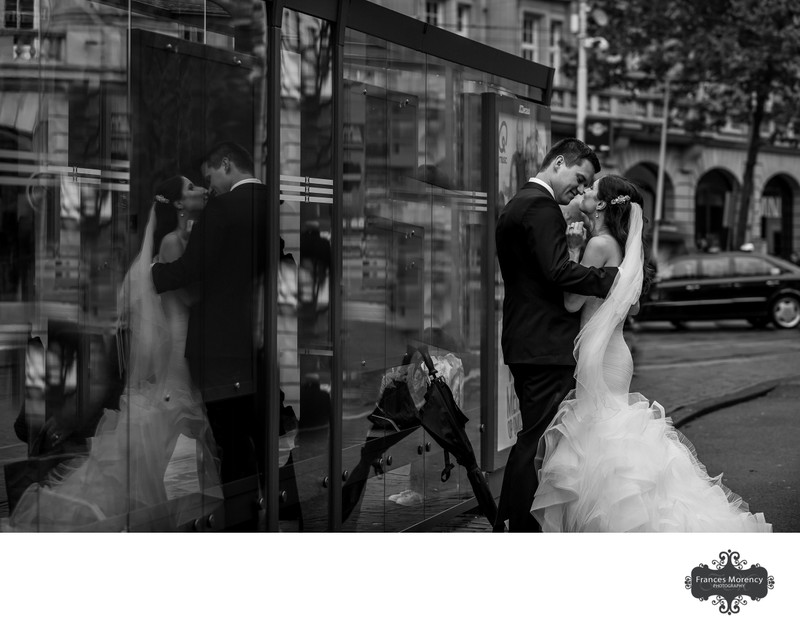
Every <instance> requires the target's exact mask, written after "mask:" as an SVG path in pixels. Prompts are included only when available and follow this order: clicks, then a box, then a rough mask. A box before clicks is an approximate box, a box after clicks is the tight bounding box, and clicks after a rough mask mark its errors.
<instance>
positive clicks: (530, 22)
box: [522, 13, 542, 61]
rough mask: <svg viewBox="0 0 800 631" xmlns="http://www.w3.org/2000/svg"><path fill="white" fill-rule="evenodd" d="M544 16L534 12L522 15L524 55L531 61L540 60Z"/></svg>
mask: <svg viewBox="0 0 800 631" xmlns="http://www.w3.org/2000/svg"><path fill="white" fill-rule="evenodd" d="M541 26H542V17H541V16H540V15H536V14H534V13H524V14H523V16H522V56H523V57H524V58H525V59H530V60H531V61H539V39H540V35H539V33H540V30H541Z"/></svg>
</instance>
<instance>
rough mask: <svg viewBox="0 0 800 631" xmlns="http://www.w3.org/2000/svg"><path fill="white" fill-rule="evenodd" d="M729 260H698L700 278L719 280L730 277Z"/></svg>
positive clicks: (725, 258)
mask: <svg viewBox="0 0 800 631" xmlns="http://www.w3.org/2000/svg"><path fill="white" fill-rule="evenodd" d="M730 273H731V270H730V260H729V259H728V257H727V256H720V257H716V256H715V257H710V258H705V259H700V276H701V277H703V278H721V277H723V276H730Z"/></svg>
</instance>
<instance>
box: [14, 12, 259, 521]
mask: <svg viewBox="0 0 800 631" xmlns="http://www.w3.org/2000/svg"><path fill="white" fill-rule="evenodd" d="M23 4H24V5H25V6H28V5H31V6H33V7H35V8H36V11H35V12H34V14H33V20H32V22H31V23H28V22H25V23H24V24H23V23H20V24H17V25H15V27H14V28H15V29H28V30H27V32H26V33H24V34H20V33H12V34H11V38H10V39H9V38H8V37H6V36H7V35H8V34H7V33H6V32H5V31H4V32H2V33H0V45H2V46H3V48H2V49H0V65H2V66H3V67H4V68H3V74H2V77H3V78H0V209H1V211H2V219H1V220H2V231H1V232H2V235H3V238H4V239H8V240H10V242H9V245H11V244H13V246H11V247H9V248H8V249H7V248H6V247H5V245H6V244H5V243H4V247H3V253H4V255H5V253H6V252H9V254H8V255H6V256H5V258H3V259H2V271H3V273H2V276H1V277H2V279H3V280H2V287H0V322H2V324H1V325H0V340H2V341H1V342H0V357H2V362H0V376H1V378H2V381H0V383H2V387H1V388H0V409H2V412H3V414H2V418H3V419H11V422H8V423H5V422H4V423H3V424H2V426H0V464H2V465H3V466H2V469H1V470H0V518H2V519H9V518H10V521H6V525H8V526H10V527H12V528H19V529H25V530H36V529H46V530H175V529H201V530H207V529H211V530H215V529H220V528H222V527H227V528H237V527H242V524H247V526H246V527H248V528H254V527H255V524H256V521H257V518H258V515H257V513H256V510H255V507H256V506H257V503H256V499H257V494H258V484H257V478H256V476H255V473H256V462H257V460H256V457H255V454H251V456H250V462H251V463H252V469H251V472H250V475H249V476H248V478H247V480H246V482H245V483H242V484H240V485H239V486H238V487H237V486H236V485H234V487H235V488H234V487H231V488H229V487H227V486H226V489H225V496H226V499H228V500H229V501H228V509H229V510H223V507H222V499H223V490H222V488H221V487H220V478H219V476H220V473H219V459H220V456H221V449H219V448H218V447H219V445H220V444H221V443H223V442H224V440H222V439H220V437H219V436H218V435H217V432H216V431H215V432H212V429H211V426H210V424H209V421H210V420H212V421H213V420H214V418H213V417H214V414H213V413H212V408H213V407H214V406H215V401H217V400H218V399H214V397H210V396H207V394H208V393H207V386H208V385H209V384H208V383H207V382H206V381H204V380H203V379H200V380H197V379H195V378H193V377H194V376H195V375H191V374H190V372H189V364H190V363H191V362H192V360H191V359H190V360H189V361H188V362H187V359H186V357H185V355H187V356H189V355H191V353H190V352H189V347H190V343H189V341H188V340H189V339H190V338H191V334H188V333H187V331H189V330H191V329H192V327H193V324H192V321H193V320H194V321H195V324H196V322H197V317H196V310H197V309H200V310H205V312H206V313H208V312H209V311H213V305H214V304H217V305H229V304H231V300H230V299H229V298H225V297H221V296H219V295H217V294H214V295H213V297H211V294H212V290H211V284H210V282H209V275H208V273H207V270H206V271H204V273H203V274H201V278H199V279H197V280H198V281H199V282H198V283H193V284H192V286H191V287H187V288H185V289H182V290H178V288H177V287H175V288H170V290H168V291H164V293H162V294H161V295H156V294H155V293H154V292H153V291H152V290H151V289H149V288H150V287H152V281H151V280H150V263H151V256H154V257H157V260H158V261H161V262H168V261H170V260H173V259H180V258H181V256H182V254H183V252H184V250H185V249H186V248H187V247H188V246H187V242H188V243H191V242H192V240H193V239H192V237H193V236H194V237H195V239H194V241H195V249H197V247H196V246H197V242H198V238H197V234H198V227H199V226H202V225H203V223H204V219H205V218H204V216H203V213H204V210H203V209H202V206H203V203H204V201H205V198H204V195H203V191H202V188H201V187H200V185H201V184H202V182H203V177H202V172H201V169H200V162H201V161H202V158H203V155H204V153H205V152H206V151H207V150H208V149H209V148H210V146H211V144H213V143H214V142H216V141H218V140H223V139H224V140H235V141H237V142H239V143H240V144H242V145H243V146H244V147H245V148H246V149H247V150H248V151H249V152H254V150H255V149H256V148H258V147H260V146H261V143H260V142H255V139H256V137H257V134H258V132H257V126H256V125H257V124H256V120H255V114H256V113H257V112H259V111H260V105H259V102H260V97H259V88H260V84H259V82H258V81H259V77H260V76H261V74H262V73H259V72H258V68H263V66H264V64H263V60H257V61H256V60H255V59H254V58H253V56H252V55H250V54H249V53H251V52H252V51H253V49H254V47H255V46H256V45H259V44H260V45H262V46H263V41H262V40H263V37H262V36H263V32H264V31H263V10H262V11H261V12H259V11H256V13H255V14H254V13H253V9H252V7H247V9H246V11H247V16H248V21H247V23H246V24H247V26H246V32H244V31H243V30H242V29H243V28H244V27H236V26H235V25H236V24H240V23H241V24H245V22H242V21H241V18H242V17H243V15H244V8H243V7H239V6H232V7H230V8H229V9H226V10H222V9H220V7H219V6H217V5H216V4H214V3H208V4H207V5H206V4H205V3H202V2H198V3H180V5H178V4H177V3H175V5H174V6H171V7H169V11H168V13H167V12H166V11H165V10H164V7H161V8H157V7H155V5H152V4H151V3H135V4H134V5H133V6H134V7H135V8H134V10H133V12H130V11H129V3H128V2H127V0H120V1H118V2H115V1H111V0H110V1H108V2H102V3H99V2H87V1H83V0H70V1H67V2H58V3H56V2H51V1H49V0H42V1H41V2H30V3H23ZM21 6H22V5H21ZM131 27H132V28H131ZM23 40H24V41H23ZM12 42H13V46H12V45H11V43H12ZM7 43H8V44H9V46H8V47H6V46H5V44H7ZM203 43H204V44H205V45H203ZM129 51H130V55H129ZM7 64H14V65H13V68H12V67H11V66H9V69H10V70H12V71H11V72H9V73H6V72H5V69H6V66H7ZM6 77H8V79H6ZM231 95H235V97H236V98H231ZM258 164H259V166H260V165H261V162H260V158H259V159H258ZM251 170H253V169H252V168H251ZM179 175H180V176H184V177H185V178H186V179H181V178H176V177H175V176H179ZM256 175H262V177H263V174H261V173H256ZM169 178H174V179H172V180H169ZM168 180H169V181H168ZM156 194H158V195H161V197H162V200H164V201H162V202H160V203H159V204H157V205H155V206H154V199H155V196H156ZM151 208H153V210H154V213H153V214H152V217H153V221H152V222H150V217H151ZM148 224H150V226H151V227H154V228H155V227H157V230H152V231H149V230H147V226H148ZM199 232H200V233H202V231H199ZM255 233H257V231H256V230H254V229H253V228H252V227H250V228H249V229H248V231H247V235H248V239H249V237H250V235H252V234H255ZM249 245H250V244H249V241H248V243H247V244H245V246H244V247H238V248H237V251H236V255H237V256H236V257H233V256H230V253H229V255H228V257H227V258H226V257H224V256H223V257H222V258H223V263H222V264H221V267H224V260H227V259H231V260H238V261H241V260H243V259H247V260H249V258H248V257H245V256H243V255H242V252H243V251H247V250H248V246H249ZM253 273H254V270H253V269H252V268H248V269H247V270H245V271H244V274H243V276H240V277H239V278H240V280H241V281H242V282H241V285H242V286H246V290H244V291H243V293H242V295H243V296H245V300H246V301H247V300H249V301H250V302H252V295H251V292H252V287H253V286H254V284H255V283H254V282H253V280H254V277H253ZM230 284H235V283H230ZM226 309H228V307H227V306H226ZM242 311H243V312H245V313H248V314H250V313H251V312H252V311H254V310H253V309H249V308H248V309H243V310H242ZM247 317H248V318H250V317H251V316H249V315H248V316H247ZM201 319H202V318H201ZM243 328H244V330H245V331H246V333H245V334H244V338H243V339H246V340H247V341H246V342H245V346H246V351H245V355H246V358H245V360H244V361H243V363H244V364H246V370H245V372H244V373H243V375H242V379H241V386H242V388H241V389H242V390H243V391H244V390H246V389H247V387H248V386H249V385H250V383H251V382H253V378H252V373H253V368H254V362H255V357H256V354H255V350H256V349H255V348H253V340H252V324H246V325H245V326H244V327H243ZM235 329H236V327H235V326H232V325H231V330H235ZM215 335H216V333H215ZM221 337H223V338H224V337H225V336H224V335H222V336H221ZM195 357H199V358H200V359H201V360H204V361H206V363H207V362H208V361H213V353H212V352H211V350H210V349H209V348H208V347H207V346H202V349H201V351H200V352H199V354H197V355H195ZM200 363H203V361H200ZM231 388H232V389H234V388H235V385H234V383H233V382H232V383H231ZM234 398H235V399H236V406H235V407H236V410H237V412H236V416H237V417H241V418H247V419H255V414H254V412H255V410H254V407H253V405H252V404H250V403H243V402H244V401H245V400H247V399H248V397H234ZM203 399H205V406H204V401H203ZM249 400H250V401H254V400H255V398H254V396H253V395H251V396H250V398H249ZM217 405H218V404H217ZM206 409H208V414H207V415H206V412H205V410H206ZM230 409H231V408H228V413H227V414H223V416H227V418H228V420H230ZM217 417H218V418H217V421H218V423H217V426H215V428H214V429H215V430H217V429H218V425H219V415H217ZM251 422H252V423H253V424H255V421H254V420H253V421H251ZM251 433H252V434H253V435H254V436H257V435H258V428H257V427H253V428H252V429H251ZM255 444H263V440H255ZM226 455H227V456H228V458H227V459H228V461H231V458H230V454H229V453H228V452H226ZM233 461H234V462H235V460H233ZM223 462H225V459H223ZM40 483H47V485H48V486H47V487H46V488H45V487H41V486H40ZM229 491H230V494H229ZM238 498H249V499H248V500H247V502H246V506H245V507H244V508H243V509H242V510H239V509H237V504H236V502H237V501H238ZM242 506H244V504H242Z"/></svg>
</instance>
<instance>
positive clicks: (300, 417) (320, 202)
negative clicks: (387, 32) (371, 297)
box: [278, 10, 333, 531]
mask: <svg viewBox="0 0 800 631" xmlns="http://www.w3.org/2000/svg"><path fill="white" fill-rule="evenodd" d="M332 70H333V67H332V42H331V25H330V24H329V23H328V22H325V21H323V20H319V19H317V18H312V17H310V16H308V15H304V14H302V13H297V12H295V11H290V10H286V11H285V12H284V19H283V37H282V40H281V97H282V98H281V114H280V115H281V156H280V169H281V214H280V224H281V243H282V251H281V260H282V264H281V270H282V275H281V280H282V283H281V286H282V287H285V291H282V292H281V297H280V299H279V302H280V315H279V322H278V341H279V348H280V355H279V365H280V374H281V394H282V397H283V399H284V411H283V413H282V420H285V421H286V422H285V423H283V424H282V427H281V439H280V440H281V456H280V460H281V462H280V464H281V476H280V486H281V498H282V501H281V505H280V516H279V517H280V520H281V529H282V530H306V531H321V530H326V529H328V527H329V512H330V508H329V491H328V488H329V487H330V482H329V479H328V478H329V476H330V456H329V451H330V435H331V431H332V415H331V388H332V378H333V375H332V373H331V361H332V358H333V336H332V331H331V313H332V310H331V291H330V274H331V264H332V259H331V256H332V248H331V227H332V223H331V222H332V220H333V215H332V211H333V163H332V155H333V154H332V140H333V137H332V134H331V125H332V119H331V117H332V107H331V106H332V85H333V84H332ZM284 279H286V283H285V284H284V282H283V281H284ZM289 409H291V413H289Z"/></svg>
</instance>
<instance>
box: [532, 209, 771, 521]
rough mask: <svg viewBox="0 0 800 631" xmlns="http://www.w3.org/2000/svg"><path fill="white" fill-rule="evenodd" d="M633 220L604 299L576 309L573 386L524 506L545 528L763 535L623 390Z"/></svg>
mask: <svg viewBox="0 0 800 631" xmlns="http://www.w3.org/2000/svg"><path fill="white" fill-rule="evenodd" d="M635 208H637V209H638V206H637V207H635ZM638 211H639V213H641V209H638ZM631 221H632V223H631V230H630V233H631V238H629V240H628V245H627V246H626V253H625V260H624V261H623V264H622V266H620V273H619V275H618V278H617V279H616V280H615V283H614V287H613V288H612V290H611V292H610V294H609V296H608V298H607V299H606V300H605V301H603V300H599V299H596V298H593V299H588V300H587V303H586V305H585V306H584V308H583V312H582V314H581V315H582V327H581V332H580V334H579V335H578V339H577V340H576V345H575V354H576V358H577V367H576V371H575V376H576V388H575V390H573V392H571V393H570V394H569V395H568V396H567V398H566V399H565V400H564V401H563V402H562V404H561V406H560V407H559V409H558V412H557V413H556V416H555V418H554V419H553V421H552V422H551V424H550V426H549V427H548V428H547V430H546V431H545V433H544V435H543V436H542V438H541V440H540V442H539V454H538V457H537V470H538V475H539V487H538V489H537V491H536V497H535V499H534V502H533V506H532V510H531V512H532V513H533V515H534V517H536V519H537V520H538V521H539V523H540V524H541V525H542V530H544V531H545V532H565V531H573V532H574V531H584V532H628V531H647V532H750V531H752V532H758V531H764V532H769V531H771V530H772V527H771V525H770V524H767V523H766V522H765V520H764V516H763V514H761V513H759V514H756V515H753V514H751V513H749V512H747V510H748V508H747V505H746V504H745V503H744V501H743V500H742V499H741V498H740V497H739V496H737V495H735V494H734V493H732V492H731V491H730V490H728V489H727V488H725V487H724V486H723V485H722V483H721V481H720V478H721V477H722V476H721V475H720V476H717V477H715V478H711V477H709V475H708V474H707V472H706V469H705V467H704V466H703V465H702V464H701V463H700V462H699V460H698V459H697V457H696V453H695V450H694V448H693V447H692V445H691V443H690V442H689V441H688V440H687V439H686V438H685V437H684V436H683V435H682V434H681V433H680V432H679V431H678V430H676V429H675V428H674V427H673V426H672V422H671V420H670V419H669V418H668V417H667V416H665V414H664V409H663V407H661V405H659V404H658V403H657V402H655V401H653V402H652V403H651V402H649V401H648V400H647V399H645V398H644V397H643V396H642V395H641V394H638V393H629V391H630V383H631V378H632V375H633V362H632V360H631V354H630V351H629V349H628V347H627V345H626V344H625V341H624V339H623V336H622V327H623V322H624V319H625V316H626V313H627V311H628V309H629V307H630V305H631V304H634V303H635V302H636V300H637V299H638V296H639V291H640V289H639V288H640V287H641V282H642V280H641V278H642V277H641V271H640V270H641V254H640V252H639V250H640V248H635V247H634V246H635V241H636V240H637V239H638V242H639V243H641V236H640V235H641V222H640V221H639V225H638V231H637V230H634V229H633V228H634V225H633V222H634V219H632V220H631ZM637 232H638V235H637V234H636V233H637ZM632 247H634V249H633V251H632V250H631V248H632ZM629 261H631V262H630V263H629ZM636 266H638V268H639V271H638V273H637V271H636Z"/></svg>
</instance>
